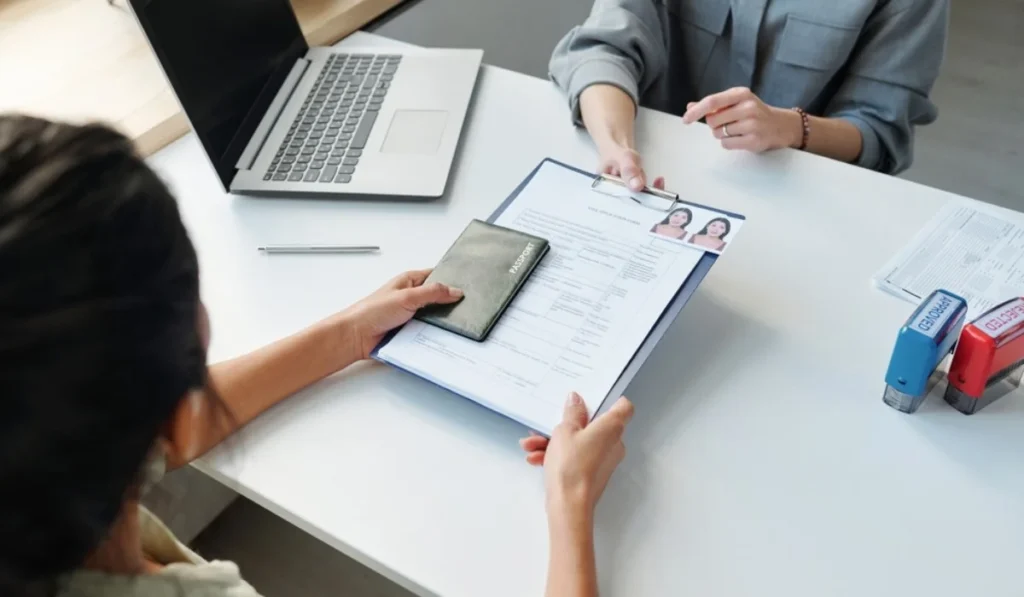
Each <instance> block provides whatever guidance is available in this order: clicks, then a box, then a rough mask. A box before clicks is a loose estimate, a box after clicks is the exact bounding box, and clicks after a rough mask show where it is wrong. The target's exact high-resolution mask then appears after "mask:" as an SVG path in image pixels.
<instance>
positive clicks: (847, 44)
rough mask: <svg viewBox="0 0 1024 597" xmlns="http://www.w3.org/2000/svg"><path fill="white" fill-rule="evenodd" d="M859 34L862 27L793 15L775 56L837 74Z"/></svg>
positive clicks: (792, 62) (780, 59)
mask: <svg viewBox="0 0 1024 597" xmlns="http://www.w3.org/2000/svg"><path fill="white" fill-rule="evenodd" d="M858 37H860V28H858V27H846V26H842V25H832V24H828V23H819V22H816V21H812V20H810V19H807V18H806V17H801V16H798V15H789V17H787V18H786V26H785V29H783V31H782V39H781V40H780V42H779V50H778V53H777V54H776V56H775V59H776V60H778V61H779V62H784V63H786V64H791V65H793V66H800V67H803V68H808V69H811V70H816V71H827V72H830V73H834V72H836V71H838V70H839V69H840V68H842V66H843V65H844V64H845V63H846V61H847V59H848V58H849V57H850V53H851V52H852V51H853V48H854V46H856V45H857V38H858Z"/></svg>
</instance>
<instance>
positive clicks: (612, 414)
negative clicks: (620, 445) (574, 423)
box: [590, 396, 633, 440]
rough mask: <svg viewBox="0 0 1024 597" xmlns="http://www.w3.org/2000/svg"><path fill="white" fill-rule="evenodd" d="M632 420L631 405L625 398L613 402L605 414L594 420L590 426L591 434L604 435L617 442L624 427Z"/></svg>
mask: <svg viewBox="0 0 1024 597" xmlns="http://www.w3.org/2000/svg"><path fill="white" fill-rule="evenodd" d="M632 418H633V403H632V402H630V401H629V398H626V397H625V396H623V397H621V398H619V399H618V400H616V401H615V404H613V405H612V407H611V408H609V409H608V411H607V412H606V413H604V414H603V415H601V416H599V417H597V418H596V419H594V423H593V424H592V425H591V426H590V427H591V428H592V429H593V433H596V434H598V435H606V436H608V437H610V438H614V439H616V440H618V439H619V438H621V437H622V432H623V431H625V429H626V425H627V424H628V423H629V421H630V419H632Z"/></svg>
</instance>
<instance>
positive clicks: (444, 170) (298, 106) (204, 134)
mask: <svg viewBox="0 0 1024 597" xmlns="http://www.w3.org/2000/svg"><path fill="white" fill-rule="evenodd" d="M130 4H131V7H132V10H133V12H134V13H135V16H136V18H137V19H138V21H139V24H140V25H141V26H142V29H143V31H144V32H145V35H146V37H147V38H148V39H149V43H150V45H151V46H152V48H153V52H154V53H155V54H156V57H157V59H158V61H159V62H160V65H161V67H162V68H163V70H164V73H165V74H166V76H167V79H168V81H169V82H170V85H171V88H172V89H173V90H174V93H175V95H177V97H178V101H179V102H180V104H181V106H182V109H183V110H184V112H185V115H186V116H187V117H188V119H189V122H190V123H191V125H192V129H193V130H194V131H195V132H196V135H197V136H198V137H199V141H200V142H201V143H202V145H203V149H204V150H205V151H206V154H207V156H208V157H209V159H210V161H211V162H212V163H213V167H214V169H215V170H216V171H217V175H218V177H219V178H220V181H221V184H223V186H224V189H225V190H228V191H231V192H235V193H240V194H254V195H274V196H283V197H288V196H327V197H332V196H333V197H345V196H358V197H360V198H368V197H369V198H372V197H399V198H436V197H440V196H441V195H442V194H443V193H444V189H445V185H446V183H447V180H448V175H449V172H450V170H451V165H452V162H453V161H454V159H455V153H456V149H457V146H458V141H459V136H460V134H461V132H462V127H463V123H464V122H465V120H466V113H467V111H468V109H469V103H470V98H471V97H472V95H473V88H474V86H475V84H476V78H477V74H478V72H479V70H480V63H481V60H482V58H483V51H482V50H432V49H404V48H403V49H390V48H386V49H381V48H372V49H364V50H359V49H354V50H350V49H347V48H346V49H345V50H337V49H332V48H310V47H309V46H308V45H307V44H306V40H305V38H304V37H303V34H302V30H301V29H300V27H299V23H298V20H297V19H296V17H295V13H294V12H293V10H292V7H291V3H290V2H289V0H131V1H130Z"/></svg>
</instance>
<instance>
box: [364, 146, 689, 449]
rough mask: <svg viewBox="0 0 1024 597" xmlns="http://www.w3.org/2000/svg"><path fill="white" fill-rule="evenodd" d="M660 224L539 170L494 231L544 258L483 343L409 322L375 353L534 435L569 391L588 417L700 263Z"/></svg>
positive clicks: (572, 176)
mask: <svg viewBox="0 0 1024 597" xmlns="http://www.w3.org/2000/svg"><path fill="white" fill-rule="evenodd" d="M665 217H666V213H665V212H664V211H661V212H659V211H657V210H654V209H651V208H650V207H645V206H643V205H639V204H637V203H636V202H634V201H631V200H630V199H629V198H628V197H625V198H623V197H615V196H609V195H606V194H602V193H600V192H595V191H594V190H593V189H591V186H590V181H589V179H587V178H585V177H583V176H582V175H580V174H579V173H578V172H574V171H572V170H569V169H566V168H564V167H561V166H559V165H557V164H551V163H545V164H544V165H543V166H542V167H541V168H540V170H539V171H538V172H537V173H536V175H535V176H534V178H533V179H532V180H531V181H530V183H529V185H528V186H527V187H526V188H525V189H524V190H523V191H522V192H521V193H520V195H519V196H518V197H517V198H516V199H515V200H514V201H513V202H512V204H511V205H509V206H508V208H507V209H506V210H505V211H504V212H503V213H502V214H501V215H500V216H499V217H498V219H497V220H496V221H495V223H496V224H498V225H501V226H506V227H508V228H512V229H516V230H520V231H522V232H527V233H530V234H534V235H537V236H540V237H542V238H546V239H548V241H549V242H550V244H551V250H550V252H549V253H548V255H547V256H546V257H545V258H544V260H543V261H542V262H541V263H540V264H539V265H538V267H537V269H536V270H534V273H533V275H532V276H531V277H530V279H529V280H528V281H527V282H526V284H525V285H524V286H523V289H522V290H521V291H520V293H519V295H518V296H517V297H516V298H515V299H514V300H513V302H512V304H511V305H510V306H509V308H508V310H507V311H506V312H505V314H504V316H503V317H502V318H501V320H500V321H499V322H498V323H497V324H496V326H495V327H494V329H493V330H492V331H491V334H490V336H489V337H488V338H487V340H486V341H485V342H482V343H478V342H474V341H472V340H469V339H466V338H463V337H461V336H457V335H455V334H452V333H449V332H446V331H444V330H441V329H438V328H435V327H433V326H430V325H428V324H425V323H422V322H419V321H412V322H410V323H409V324H408V325H406V326H405V327H404V328H403V329H402V330H401V331H400V332H399V333H398V334H396V335H395V337H394V338H393V339H392V340H391V341H390V342H389V343H387V344H386V345H384V346H383V347H382V348H381V349H380V350H379V351H378V354H377V356H378V358H379V359H381V360H383V361H386V362H390V363H392V364H394V365H396V366H398V367H400V368H402V369H405V370H407V371H410V372H412V373H415V374H416V375H418V376H420V377H423V378H426V379H428V380H430V381H433V382H434V383H436V384H438V385H440V386H442V387H445V388H448V389H450V390H452V391H454V392H456V393H458V394H461V395H462V396H465V397H467V398H470V399H472V400H475V401H477V402H479V403H481V404H483V405H484V406H487V407H488V408H491V409H493V410H495V411H498V412H500V413H502V414H505V415H506V416H509V417H511V418H513V419H516V420H518V421H520V422H522V423H524V424H526V425H528V426H529V427H531V428H533V429H536V430H538V431H540V432H542V433H550V432H551V431H552V429H553V428H554V427H555V426H556V425H557V424H558V423H559V421H560V420H561V416H562V410H563V405H564V403H565V399H566V397H567V395H568V393H569V392H570V391H577V392H579V393H580V395H581V396H582V397H583V399H584V401H585V402H586V404H587V408H588V410H589V412H590V413H591V415H593V414H594V413H595V412H596V411H597V410H598V408H599V407H600V406H601V403H602V402H603V401H604V400H605V397H606V395H607V394H608V392H609V391H610V390H611V388H612V386H613V384H614V383H615V381H616V380H617V379H618V377H619V375H620V374H621V373H622V371H623V369H625V367H626V365H627V364H628V363H629V361H630V360H631V359H632V357H633V355H634V353H635V352H636V351H637V349H638V348H639V347H640V345H641V344H642V343H643V341H644V339H645V338H646V336H647V334H648V333H649V332H650V330H651V328H652V327H653V326H654V325H655V323H656V322H657V321H658V319H659V318H660V316H661V314H662V312H663V311H664V310H665V308H666V307H667V306H668V305H669V303H670V302H671V300H672V299H673V297H674V296H675V295H676V293H677V292H678V291H679V289H680V287H681V286H682V285H683V283H684V282H685V281H686V279H687V278H688V277H689V275H690V273H691V272H692V271H693V270H694V268H695V267H696V266H697V264H698V262H699V261H700V259H701V258H702V257H703V256H704V251H703V250H702V249H698V248H696V247H694V246H693V245H689V244H687V243H684V242H682V241H680V240H673V239H667V238H662V237H659V236H657V235H655V234H652V232H651V229H652V226H653V225H655V224H656V223H658V222H660V221H662V219H664V218H665ZM691 219H693V217H692V216H691Z"/></svg>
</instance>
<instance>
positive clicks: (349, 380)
mask: <svg viewBox="0 0 1024 597" xmlns="http://www.w3.org/2000/svg"><path fill="white" fill-rule="evenodd" d="M348 41H349V43H352V42H363V43H366V42H368V41H369V42H372V43H384V42H383V41H382V40H380V38H373V37H372V36H364V35H359V36H356V37H353V38H350V40H348ZM639 136H640V139H641V140H642V142H641V145H642V149H643V153H644V155H645V157H646V160H647V164H648V166H649V168H650V171H651V172H655V173H662V174H665V175H667V176H668V179H669V182H670V186H671V187H674V188H675V189H676V190H678V191H680V192H682V193H683V194H684V196H686V197H688V198H691V199H693V200H695V201H700V202H707V203H711V204H713V205H717V206H720V207H722V208H725V209H729V210H733V211H738V212H741V213H744V214H746V215H747V217H748V221H747V224H746V225H745V226H744V228H743V231H742V234H741V235H739V236H738V237H737V239H736V240H735V241H734V242H733V243H732V246H730V249H729V251H728V254H727V255H726V256H725V258H724V259H722V260H721V261H720V262H719V263H718V264H717V265H716V266H715V268H714V269H713V270H712V272H711V274H710V275H709V276H708V278H707V280H706V281H705V283H704V284H703V286H702V287H701V289H700V291H699V292H698V293H697V295H696V296H695V297H694V298H693V300H692V301H691V303H690V305H689V306H687V308H686V309H685V310H684V311H683V314H682V316H681V317H680V318H679V320H678V321H677V323H676V325H675V326H674V327H673V329H672V330H671V331H670V332H669V333H668V334H667V336H666V337H665V338H664V340H663V341H662V343H661V345H660V346H659V348H658V350H657V351H656V352H655V353H654V355H653V356H652V357H651V358H650V360H649V361H648V363H647V365H646V366H645V367H644V369H643V371H641V373H640V375H639V376H638V377H637V379H636V380H635V381H634V383H633V385H632V387H631V388H630V396H631V397H632V398H633V400H634V401H635V403H636V408H637V415H636V418H635V420H634V422H633V424H632V425H631V427H630V429H629V432H628V435H627V445H628V446H629V455H628V456H627V459H626V462H625V463H624V464H623V465H622V467H621V468H620V470H619V471H618V472H617V473H616V476H615V477H614V479H613V481H612V483H611V485H610V487H609V488H608V491H607V494H606V495H605V497H604V500H603V501H602V503H601V505H600V507H599V511H598V519H597V527H598V529H597V541H598V558H599V568H600V576H601V586H602V589H603V593H602V594H603V595H605V596H628V597H648V596H650V597H655V596H657V597H666V596H672V597H675V596H699V597H712V596H719V595H721V596H741V595H752V596H753V595H756V596H758V597H774V596H779V597H783V596H784V597H819V596H824V595H827V596H829V597H839V596H850V597H864V596H865V595H872V596H875V597H882V596H889V595H892V596H898V597H907V596H909V595H915V596H917V595H922V596H923V595H928V596H929V597H947V596H948V597H964V596H965V595H984V596H986V597H1003V596H1007V597H1008V596H1010V595H1015V596H1019V595H1021V594H1022V593H1024V575H1022V574H1021V573H1020V572H1019V570H1020V568H1019V567H1020V565H1021V562H1024V396H1013V397H1011V398H1006V399H1004V400H1003V401H1001V402H999V403H996V404H994V405H993V406H991V407H989V408H988V409H986V410H984V411H982V412H981V413H980V414H978V415H975V416H974V417H965V416H963V415H961V414H959V413H958V412H956V411H954V410H953V409H952V408H950V407H948V406H946V405H945V404H944V403H942V402H941V401H940V400H935V399H931V400H930V401H929V402H928V403H926V405H925V406H924V407H923V408H922V410H921V412H919V413H918V414H916V415H914V416H906V415H902V414H900V413H898V412H896V411H894V410H892V409H890V408H888V407H886V406H884V405H883V404H882V400H881V393H882V387H883V381H882V379H883V375H884V371H885V367H886V364H887V362H888V358H889V353H890V350H891V347H892V343H893V341H894V338H895V334H896V331H897V328H898V326H899V324H900V323H901V322H902V320H903V319H904V318H905V317H906V316H907V315H908V313H909V311H910V310H911V307H910V306H909V305H907V304H904V303H901V302H898V301H897V300H895V299H893V298H890V297H888V296H884V295H883V294H882V293H880V292H878V291H876V290H874V289H872V287H871V285H870V283H869V281H868V280H869V277H870V276H871V274H872V273H873V272H874V271H875V269H876V268H877V267H878V266H879V265H880V264H882V263H883V262H884V261H885V260H886V258H887V257H889V256H890V254H892V252H893V251H895V250H897V249H898V248H899V247H900V246H901V245H902V244H903V243H904V242H905V240H906V239H907V238H908V236H909V235H910V234H911V233H912V232H914V231H915V230H916V229H917V228H918V227H919V226H920V225H921V224H923V223H924V222H925V221H926V220H927V219H928V218H929V217H930V216H931V215H932V214H933V213H934V212H935V211H936V210H937V209H938V208H939V206H940V205H941V204H942V203H943V202H944V201H945V200H946V199H948V198H949V195H946V194H944V193H942V192H938V191H935V190H932V189H929V188H926V187H922V186H917V185H914V184H911V183H907V182H904V181H901V180H898V179H895V178H888V177H884V176H879V175H875V174H872V173H870V172H866V171H862V170H858V169H855V168H853V167H848V166H844V165H840V164H837V163H833V162H830V161H827V160H824V159H818V158H815V157H813V156H809V155H804V154H799V153H796V152H790V151H786V152H779V153H773V154H770V155H766V156H762V157H757V156H752V155H746V154H740V153H728V152H725V151H724V150H721V149H720V148H719V147H718V144H717V142H715V141H713V140H712V138H711V136H710V134H709V133H708V131H707V130H706V129H705V128H703V126H693V127H690V128H686V127H684V126H683V125H682V124H681V123H680V122H679V120H678V119H676V118H672V117H669V116H667V115H664V114H657V113H652V112H649V111H642V113H641V115H640V118H639ZM549 155H550V156H556V157H558V158H560V159H562V160H564V161H568V162H572V163H576V164H580V165H582V166H587V167H589V166H592V165H593V163H594V160H595V158H594V155H593V153H592V150H591V149H590V146H589V145H588V143H587V142H586V141H585V139H584V137H583V136H582V135H581V134H580V133H579V132H577V131H575V130H574V129H573V128H572V127H571V126H570V124H569V119H568V116H567V114H566V109H565V103H564V101H563V100H562V98H561V97H560V96H559V94H558V93H557V92H556V91H555V90H554V89H553V88H552V86H551V85H550V84H549V83H547V82H545V81H542V80H539V79H534V78H530V77H526V76H523V75H519V74H515V73H512V72H508V71H504V70H499V69H495V68H485V69H484V71H483V72H482V74H481V80H480V83H479V86H478V88H477V95H476V101H475V105H474V108H473V111H472V117H471V119H470V120H469V122H468V125H467V129H466V132H465V137H464V141H463V144H462V151H461V157H460V160H459V162H458V166H457V168H456V171H455V173H454V176H453V179H452V182H451V184H450V187H449V193H448V197H447V198H446V199H444V200H442V201H438V202H434V203H421V204H415V203H387V202H380V203H369V202H360V203H354V202H344V201H294V200H289V201H285V200H280V201H279V200H259V199H251V198H241V197H230V196H226V195H224V194H223V193H222V192H221V191H220V189H219V187H218V185H217V184H216V181H215V178H214V176H213V173H212V172H211V169H210V168H209V166H208V165H207V164H206V162H205V158H204V157H203V155H202V154H201V151H200V148H199V145H198V144H197V142H196V141H195V139H194V138H193V137H191V136H190V137H188V138H185V139H183V140H181V141H179V142H177V143H175V144H174V145H171V146H170V147H168V148H167V149H165V150H163V151H162V152H160V153H159V154H157V155H156V156H155V157H154V158H152V160H151V163H152V164H153V165H154V166H155V167H156V168H157V169H158V170H159V171H161V172H162V173H163V174H164V176H165V177H166V178H167V179H168V180H169V181H170V182H171V184H172V186H173V187H174V190H175V191H176V193H177V194H178V197H179V198H180V201H181V207H182V210H183V212H184V216H185V219H186V221H187V223H188V226H189V229H190V231H191V233H192V237H193V239H194V241H195V243H196V244H197V246H198V249H199V255H200V259H201V262H202V272H203V275H202V283H203V297H204V299H205V300H206V301H207V304H208V306H209V307H210V310H211V314H212V318H213V347H212V354H211V357H212V358H213V359H222V358H226V357H230V356H233V355H237V354H239V353H242V352H244V351H247V350H250V349H253V348H256V347H257V346H259V345H260V344H262V343H265V342H268V341H270V340H273V339H275V338H277V337H279V336H281V335H284V334H286V333H289V332H291V331H293V330H296V329H298V328H299V327H301V326H303V325H305V324H308V323H311V322H313V321H314V320H316V319H318V318H320V317H323V316H326V315H328V314H330V313H332V312H334V311H336V310H338V309H340V308H342V307H343V306H345V305H347V304H349V303H350V302H352V301H354V300H356V299H357V298H359V297H361V296H363V295H364V294H366V293H368V292H369V291H370V290H371V289H374V288H376V287H377V286H378V285H379V284H380V283H382V282H383V281H384V280H385V279H387V278H388V277H390V276H391V275H392V274H393V273H395V272H398V271H400V270H403V269H408V268H413V267H424V266H430V265H431V264H433V263H434V262H435V261H436V259H437V258H439V257H440V255H441V254H442V253H443V251H444V249H445V248H446V247H447V246H448V244H449V243H450V241H451V240H452V239H453V238H454V237H455V235H456V234H457V233H458V232H459V231H460V230H461V229H462V228H463V226H464V225H465V223H466V221H467V220H468V219H469V218H471V217H482V216H486V215H488V214H489V213H490V212H491V210H492V209H493V208H494V207H495V206H497V205H498V203H499V202H500V201H501V200H502V199H503V198H504V197H505V196H506V194H507V193H508V192H509V191H510V190H511V189H512V188H513V187H514V186H515V185H516V183H518V182H519V181H520V180H521V179H522V178H523V177H524V176H525V175H526V174H527V173H528V172H529V171H530V169H531V168H532V167H533V166H535V165H536V163H537V162H538V161H539V160H541V158H543V157H545V156H549ZM553 200H557V198H554V199H553ZM289 241H302V242H306V241H343V242H352V243H364V242H366V243H368V242H374V243H380V244H381V245H382V247H383V252H382V254H380V255H378V256H301V257H287V256H286V257H278V256H275V257H266V256H262V255H259V254H258V253H257V252H256V246H257V245H258V244H263V243H269V242H289ZM523 433H524V430H523V429H520V428H519V427H517V426H516V425H515V424H513V423H511V422H509V421H506V420H504V419H502V418H500V417H498V416H497V415H494V414H492V413H490V412H488V411H486V410H484V409H482V408H480V407H477V406H475V405H473V404H472V403H470V402H468V401H465V400H463V399H460V398H458V397H456V396H453V395H450V394H447V393H445V392H443V391H441V390H438V389H436V388H433V387H431V386H429V385H428V384H426V383H422V382H420V381H418V380H416V379H413V378H412V377H410V376H408V375H405V374H402V373H398V372H395V371H391V370H389V369H387V368H385V367H383V366H379V365H367V366H357V367H356V368H355V369H353V370H351V371H349V372H347V373H344V374H341V375H339V376H337V377H336V378H333V379H331V380H328V381H326V382H324V383H321V384H320V385H318V386H317V387H315V388H313V389H311V390H309V391H307V392H305V393H304V394H303V395H301V396H298V397H296V398H294V399H292V400H290V401H288V402H286V403H285V404H283V405H281V406H280V407H278V408H276V409H274V410H272V411H271V412H269V413H267V414H266V415H265V416H263V417H261V418H260V419H259V420H257V421H256V422H255V423H254V424H252V425H251V426H250V427H249V428H248V430H247V432H246V433H244V434H243V435H242V436H240V438H239V440H238V441H236V442H234V443H233V444H232V445H230V446H229V447H228V449H227V450H224V451H221V452H220V453H219V454H218V455H217V456H216V457H214V458H211V459H209V460H208V461H206V462H204V463H202V464H201V466H202V468H203V469H204V470H206V471H207V472H209V473H210V474H212V475H213V476H215V477H216V478H218V479H220V480H221V481H223V482H225V483H227V484H229V485H231V486H232V487H235V488H237V489H238V490H239V491H240V492H241V493H242V494H244V495H246V496H248V497H249V498H251V499H253V500H255V501H256V502H258V503H260V504H262V505H263V506H266V507H267V508H269V509H271V510H272V511H274V512H276V513H277V514H279V515H281V516H283V517H284V518H286V519H287V520H289V521H291V522H293V523H294V524H296V525H298V526H300V527H301V528H303V529H305V530H307V531H309V532H311V533H312V534H314V535H315V536H317V537H318V538H320V539H321V540H323V541H325V542H327V543H329V544H330V545H333V546H334V547H336V548H337V549H340V550H341V551H343V552H345V553H347V554H349V555H351V556H354V557H356V558H357V559H359V560H360V561H362V562H364V563H366V564H368V565H370V566H371V567H373V568H375V569H376V570H378V571H381V572H383V573H384V574H386V575H387V576H389V577H390V578H392V579H394V580H396V581H398V582H399V583H401V584H403V585H405V586H407V587H409V588H412V589H414V590H416V591H418V592H420V593H423V594H437V595H443V596H445V597H483V596H487V597H506V596H507V597H522V596H526V595H540V594H542V587H543V582H544V575H545V561H546V552H547V537H546V527H545V520H544V516H543V507H542V504H543V498H542V496H543V487H542V481H541V474H540V472H539V471H537V470H535V469H531V468H530V467H529V466H527V465H526V464H525V463H524V462H523V456H522V454H520V452H519V448H518V446H517V444H516V440H517V438H518V437H520V436H521V435H522V434H523Z"/></svg>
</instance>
